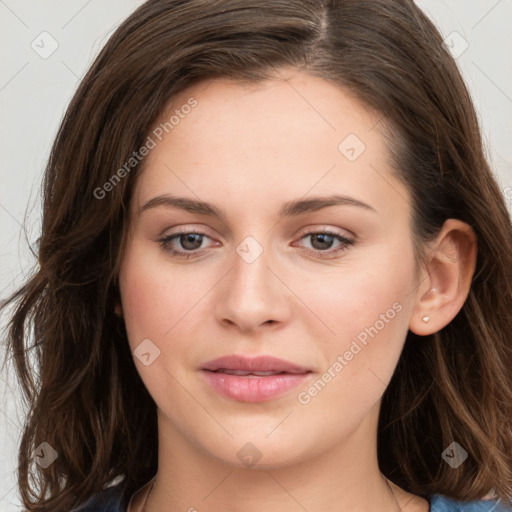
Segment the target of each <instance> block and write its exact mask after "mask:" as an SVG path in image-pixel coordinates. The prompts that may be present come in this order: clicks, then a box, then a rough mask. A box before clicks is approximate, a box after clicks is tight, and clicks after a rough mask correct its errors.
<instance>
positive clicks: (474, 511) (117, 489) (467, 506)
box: [73, 484, 512, 512]
mask: <svg viewBox="0 0 512 512" xmlns="http://www.w3.org/2000/svg"><path fill="white" fill-rule="evenodd" d="M128 499H129V498H128ZM127 506H128V503H127V498H126V497H125V496H124V495H123V492H122V484H118V485H115V486H112V487H108V488H107V489H105V490H103V491H102V492H100V493H99V494H96V495H95V496H93V497H92V498H91V499H90V500H89V501H88V502H87V503H86V504H85V505H82V507H80V508H78V509H75V511H73V512H126V508H127ZM430 512H512V508H510V507H506V506H505V505H504V504H503V503H502V501H501V500H498V501H495V500H482V501H471V502H462V501H453V500H451V499H449V498H447V497H445V496H441V495H440V494H434V495H433V496H432V497H431V498H430Z"/></svg>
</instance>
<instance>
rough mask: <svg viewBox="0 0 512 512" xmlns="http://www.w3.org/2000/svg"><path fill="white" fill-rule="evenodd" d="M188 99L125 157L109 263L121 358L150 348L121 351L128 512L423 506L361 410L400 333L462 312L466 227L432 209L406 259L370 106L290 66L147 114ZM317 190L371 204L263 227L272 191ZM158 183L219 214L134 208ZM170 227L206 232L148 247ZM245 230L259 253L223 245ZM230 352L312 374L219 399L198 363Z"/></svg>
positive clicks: (472, 253)
mask: <svg viewBox="0 0 512 512" xmlns="http://www.w3.org/2000/svg"><path fill="white" fill-rule="evenodd" d="M191 96H193V97H194V98H195V99H196V100H197V102H198V104H197V106H196V107H195V108H194V109H193V110H192V111H191V112H190V113H189V114H188V115H187V116H185V117H184V118H183V119H180V122H179V124H178V125H176V126H175V127H174V129H173V130H172V131H170V132H169V134H168V135H167V136H166V137H165V138H164V139H163V140H162V141H161V142H158V144H157V145H156V147H155V148H154V149H152V150H151V151H150V153H149V155H148V156H147V157H146V159H145V160H144V164H143V170H142V173H141V174H140V176H139V178H138V180H137V183H136V187H135V190H134V194H133V197H132V202H131V226H130V229H131V230H130V236H129V239H128V243H127V246H126V251H125V253H124V257H123V262H122V266H121V271H120V288H121V304H120V305H119V306H118V308H117V312H118V314H120V315H123V317H124V319H125V323H126V328H127V332H128V337H129V343H130V346H131V349H132V350H135V349H136V348H137V347H138V346H139V344H140V343H141V342H142V341H143V340H145V339H150V340H151V342H152V343H153V344H154V346H156V347H158V349H159V350H160V355H159V357H157V358H156V359H155V360H154V361H153V362H151V364H149V365H148V366H145V365H144V364H142V363H141V361H140V360H139V359H138V358H137V357H134V361H135V364H136V366H137V369H138V371H139V373H140V375H141V377H142V379H143V381H144V384H145V385H146V387H147V389H148V390H149V393H150V394H151V396H152V397H153V399H154V400H155V402H156V405H157V408H158V414H159V416H158V417H159V420H158V429H159V432H158V433H159V468H158V473H157V476H156V484H155V486H154V488H153V491H152V493H151V496H150V499H149V500H148V502H147V504H146V510H147V511H148V512H152V511H156V510H159V511H178V510H194V508H195V509H196V510H199V511H201V512H203V511H208V512H220V511H224V512H230V511H233V512H234V511H240V510H244V511H245V512H252V511H256V510H258V511H260V510H266V511H269V512H273V511H278V510H279V511H281V510H287V511H292V512H293V511H297V512H299V511H303V510H309V511H314V510H324V511H327V512H329V511H333V512H334V511H336V512H339V511H352V510H358V512H369V511H375V510H382V511H389V512H391V511H397V510H400V508H401V509H402V510H405V511H407V512H413V511H417V512H425V511H428V503H427V501H426V500H424V499H422V498H420V497H418V496H415V495H413V494H410V493H407V492H405V491H403V490H401V489H400V488H398V487H396V486H394V485H393V484H391V488H392V489H393V492H391V489H390V488H389V487H388V486H387V485H386V481H385V480H384V478H383V476H382V475H381V473H380V471H379V467H378V463H377V446H376V438H377V422H378V415H379V410H380V403H381V397H382V394H383V393H384V391H385V389H386V386H387V384H388V382H389V381H390V379H391V377H392V375H393V371H394V369H395V367H396V364H397V361H398V358H399V356H400V353H401V350H402V348H403V345H404V342H405V338H406V335H407V332H408V330H409V329H410V330H412V331H413V332H416V333H417V334H420V335H426V334H430V333H433V332H436V331H438V330H439V329H441V328H442V327H443V326H444V325H446V324H447V323H448V322H449V321H450V320H451V319H452V318H453V317H454V316H455V315H456V314H457V312H458V311H459V310H460V308H461V307H462V304H463V302H464V300H465V298H466V296H467V293H468V290H469V286H470V281H471V276H472V274H473V271H474V264H475V258H476V244H475V238H474V234H473V233H472V231H471V229H470V228H469V227H468V226H467V225H465V224H463V223H462V222H460V221H457V220H453V219H452V220H449V221H447V222H446V224H445V226H444V227H443V229H442V230H441V232H440V233H439V236H438V238H437V239H436V240H435V241H434V243H432V244H431V245H430V246H428V247H426V248H425V251H426V252H425V254H426V256H427V258H426V261H427V263H426V264H424V265H421V266H419V265H418V264H417V263H416V259H415V254H414V247H413V241H412V230H411V217H410V212H411V208H410V194H409V192H408V190H407V189H406V187H405V186H404V185H403V184H402V183H401V182H400V181H399V180H398V179H397V178H395V177H394V175H393V173H392V169H391V167H390V164H389V162H388V151H387V149H386V146H385V142H384V137H383V134H382V133H381V131H380V128H381V125H380V124H379V116H378V115H376V114H374V113H371V112H369V111H368V110H366V109H365V108H364V107H363V106H362V105H361V104H359V103H358V102H357V101H355V100H354V99H353V98H352V97H351V96H349V95H348V94H347V93H346V92H344V91H343V90H341V89H340V88H339V87H337V86H335V85H333V84H331V83H328V82H326V81H324V80H322V79H319V78H315V77H312V76H310V75H308V74H306V73H304V72H299V71H297V70H293V69H287V70H283V71H282V73H281V74H280V76H279V77H276V78H275V79H271V80H268V81H266V82H264V83H263V84H259V85H257V86H250V87H248V86H242V85H240V84H238V83H236V82H230V81H227V80H214V81H209V82H203V83H200V84H197V85H194V86H193V87H192V88H189V89H187V90H186V91H182V93H180V94H179V95H178V96H176V97H174V98H173V100H172V105H170V110H169V112H166V114H165V115H164V116H162V119H168V118H169V115H170V113H172V112H173V111H174V110H175V109H176V108H179V107H180V105H183V104H185V103H186V102H187V100H188V99H189V98H190V97H191ZM349 134H356V135H357V137H358V138H359V139H360V140H361V141H363V142H364V144H365V146H366V149H365V151H364V152H363V153H362V154H361V155H360V156H359V157H358V158H357V159H356V160H355V161H349V160H348V159H347V158H346V157H345V156H344V155H343V154H342V153H341V152H340V151H339V149H338V145H339V144H340V142H342V141H343V140H344V139H345V138H346V137H347V136H348V135H349ZM334 193H336V194H340V195H344V196H349V197H351V198H354V199H357V200H359V201H362V202H364V203H366V204H367V205H368V206H370V208H364V207H361V206H355V205H350V204H345V205H336V206H330V207H326V208H322V209H320V210H318V211H314V212H306V213H303V214H301V215H298V216H294V217H286V218H283V219H279V218H278V212H279V210H280V208H281V206H282V204H283V203H284V202H286V201H293V200H298V199H306V198H311V197H317V196H328V195H331V194H334ZM164 194H173V195H176V196H182V197H186V198H190V199H195V200H198V199H199V200H202V201H206V202H208V203H212V204H214V205H215V206H216V207H218V208H219V209H222V210H223V211H224V212H225V215H226V219H225V220H220V219H217V218H215V217H212V216H208V215H203V214H199V213H193V212H187V211H184V210H180V209H178V208H175V207H169V206H165V205H160V206H155V207H152V208H147V209H145V210H144V211H142V212H141V207H142V206H143V205H145V204H146V203H147V202H148V201H149V200H151V199H152V198H154V197H156V196H161V195H164ZM181 228H183V229H185V230H186V232H189V233H193V232H194V230H200V231H202V232H205V233H206V234H207V236H206V237H203V239H202V243H201V244H200V245H199V243H198V244H197V245H196V247H197V246H199V247H200V248H199V249H192V250H190V249H189V252H192V253H195V254H194V256H193V257H191V258H189V259H180V258H178V257H175V256H173V255H172V254H170V252H169V250H168V249H169V245H171V246H172V247H173V248H174V249H176V250H181V251H182V252H186V251H187V249H186V248H185V247H184V246H183V245H181V244H180V239H179V237H177V238H175V239H174V242H172V243H171V244H168V246H167V248H166V247H164V246H163V245H162V243H161V242H160V240H161V238H162V237H164V236H169V235H172V234H176V233H177V232H178V229H181ZM322 229H329V230H330V231H334V232H335V233H336V234H339V235H341V236H344V237H347V238H350V239H352V240H353V241H354V243H353V244H351V245H347V246H346V247H345V248H344V250H342V251H341V252H339V253H338V254H333V253H334V251H336V250H337V249H338V248H339V247H340V245H341V244H340V242H339V241H338V240H337V239H335V238H334V239H331V241H329V240H328V244H327V246H326V248H324V249H322V246H321V244H319V243H318V241H317V240H315V237H314V236H307V235H308V234H311V233H318V232H319V231H321V230H322ZM247 236H251V237H253V238H254V239H255V240H256V241H257V242H258V244H259V245H260V246H261V248H262V249H263V252H262V253H261V255H260V256H259V257H258V258H257V259H255V260H254V261H253V262H252V263H248V262H247V261H245V260H244V259H243V258H242V257H241V256H240V255H239V253H237V251H236V249H237V247H238V246H239V245H240V244H241V242H242V241H243V240H244V239H245V238H246V237H247ZM182 241H183V240H182ZM199 241H200V240H199ZM329 243H330V245H329ZM189 247H190V246H189ZM308 249H309V250H310V251H313V252H312V253H310V254H308V253H307V250H308ZM251 250H253V249H251ZM315 251H316V252H315ZM329 251H330V255H329ZM326 253H327V254H328V255H329V257H325V254H326ZM322 254H324V257H322ZM393 304H395V306H396V304H399V308H400V311H399V312H397V313H396V315H394V318H393V319H391V320H389V319H388V320H389V321H388V322H386V323H385V326H384V327H383V328H382V329H380V330H378V334H377V335H375V336H374V337H373V338H370V340H369V341H368V343H367V345H366V346H364V347H363V348H362V350H361V351H360V352H359V353H358V354H357V355H356V356H354V357H353V358H352V360H350V361H348V362H347V364H346V366H344V368H343V370H342V371H340V372H338V373H337V374H336V377H335V378H332V379H331V381H330V382H329V383H328V384H327V385H326V386H325V387H324V388H323V389H322V390H321V391H320V392H319V393H318V394H317V395H316V396H314V397H312V398H311V400H310V401H309V403H307V404H302V403H300V402H299V400H298V398H297V395H298V393H299V392H301V391H307V389H308V388H309V387H310V386H311V384H312V383H313V382H315V381H316V380H318V379H319V378H321V377H322V375H323V374H324V373H325V372H326V371H327V370H328V368H329V367H332V365H333V363H334V362H335V361H336V360H337V358H338V356H339V355H343V354H344V353H345V352H346V351H347V350H349V348H350V346H351V343H352V341H353V340H354V339H356V338H357V336H358V334H360V333H361V332H362V331H364V329H365V328H367V327H370V326H374V325H376V321H377V320H379V319H380V318H382V317H381V315H382V314H384V315H385V314H386V311H388V310H389V309H390V308H392V306H393ZM425 316H428V317H429V318H430V320H429V322H428V323H427V322H425V321H423V320H422V318H423V317H425ZM269 320H272V322H268V321H269ZM379 325H380V324H379ZM233 353H236V354H244V355H247V356H255V355H262V354H267V355H273V356H276V357H280V358H283V359H286V360H289V361H291V362H293V363H295V364H298V365H300V366H304V367H307V368H309V369H311V370H312V373H311V374H310V377H309V378H308V381H307V383H306V384H305V385H304V386H301V387H300V388H296V389H293V390H291V391H288V392H286V393H285V394H283V395H282V396H279V397H277V398H274V399H272V400H268V401H265V402H259V403H249V402H241V401H235V400H232V399H228V398H225V397H223V396H221V395H219V394H218V393H216V392H215V391H213V390H212V388H210V387H209V386H208V384H207V383H206V382H205V380H204V379H203V376H202V374H201V372H200V367H201V365H202V364H203V363H205V362H206V361H209V360H211V359H215V358H217V357H220V356H223V355H228V354H233ZM248 442H250V443H252V444H253V445H254V446H255V447H256V448H257V450H258V454H259V456H260V458H259V460H258V461H257V463H256V465H254V466H251V467H248V466H247V465H246V464H244V462H243V461H242V460H240V459H239V457H238V456H237V453H238V452H239V450H240V449H241V448H242V447H244V446H245V445H246V443H248ZM142 498H143V493H138V494H137V495H136V496H135V497H134V499H133V500H132V506H133V510H139V509H140V507H141V501H142Z"/></svg>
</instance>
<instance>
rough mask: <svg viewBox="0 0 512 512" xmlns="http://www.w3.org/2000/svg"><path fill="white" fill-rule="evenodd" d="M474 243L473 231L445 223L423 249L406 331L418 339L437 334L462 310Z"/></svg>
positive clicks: (459, 224)
mask: <svg viewBox="0 0 512 512" xmlns="http://www.w3.org/2000/svg"><path fill="white" fill-rule="evenodd" d="M476 255H477V239H476V235H475V233H474V232H473V229H472V228H471V227H470V226H469V225H468V224H466V223H465V222H462V221H460V220H457V219H448V220H447V221H446V222H445V223H444V225H443V227H442V229H441V231H440V232H439V235H438V236H437V237H436V240H435V241H434V242H433V243H432V244H431V245H430V246H429V248H428V249H427V263H426V265H425V266H424V268H423V269H422V272H421V273H420V278H419V284H418V289H417V292H416V302H415V305H414V310H413V313H412V316H411V320H410V323H409V329H410V330H411V331H412V332H413V333H415V334H418V335H420V336H426V335H428V334H433V333H435V332H437V331H440V330H441V329H442V328H443V327H445V326H446V325H448V324H449V323H450V322H451V321H452V320H453V318H454V317H455V316H456V315H457V313H458V312H459V311H460V309H461V308H462V306H463V304H464V302H465V301H466V298H467V296H468V294H469V289H470V287H471V280H472V279H473V274H474V272H475V266H476Z"/></svg>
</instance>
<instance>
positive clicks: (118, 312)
mask: <svg viewBox="0 0 512 512" xmlns="http://www.w3.org/2000/svg"><path fill="white" fill-rule="evenodd" d="M114 313H115V314H116V315H117V316H118V317H120V318H121V317H122V316H123V310H122V308H121V304H120V303H119V302H116V305H115V306H114Z"/></svg>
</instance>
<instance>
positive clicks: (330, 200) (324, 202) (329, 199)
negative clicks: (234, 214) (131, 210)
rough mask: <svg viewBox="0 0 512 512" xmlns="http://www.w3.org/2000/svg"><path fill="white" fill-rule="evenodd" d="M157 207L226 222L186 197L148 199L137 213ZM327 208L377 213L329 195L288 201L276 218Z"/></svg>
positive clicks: (221, 213)
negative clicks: (353, 208)
mask: <svg viewBox="0 0 512 512" xmlns="http://www.w3.org/2000/svg"><path fill="white" fill-rule="evenodd" d="M158 206H165V207H168V208H178V209H180V210H185V211H187V212H190V213H196V214H199V215H207V216H210V217H216V218H218V219H219V220H221V221H222V222H224V223H226V222H227V216H226V214H225V212H224V211H223V210H221V209H220V208H218V207H216V206H214V205H213V204H210V203H206V202H204V201H199V200H195V199H190V198H187V197H178V196H172V195H160V196H156V197H154V198H153V199H150V200H149V201H148V202H146V203H145V204H144V205H143V206H141V207H140V208H139V213H142V212H145V211H147V210H149V209H151V208H156V207H158ZM329 206H357V207H360V208H364V209H365V210H370V211H373V212H375V213H377V211H376V210H375V208H373V207H371V206H370V205H369V204H366V203H364V202H363V201H360V200H359V199H355V198H353V197H348V196H341V195H331V196H326V197H312V198H309V199H299V200H296V201H288V202H286V203H284V204H283V206H282V207H281V209H280V211H279V214H278V216H279V219H282V218H284V217H296V216H298V215H302V214H304V213H309V212H315V211H318V210H321V209H323V208H327V207H329Z"/></svg>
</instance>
